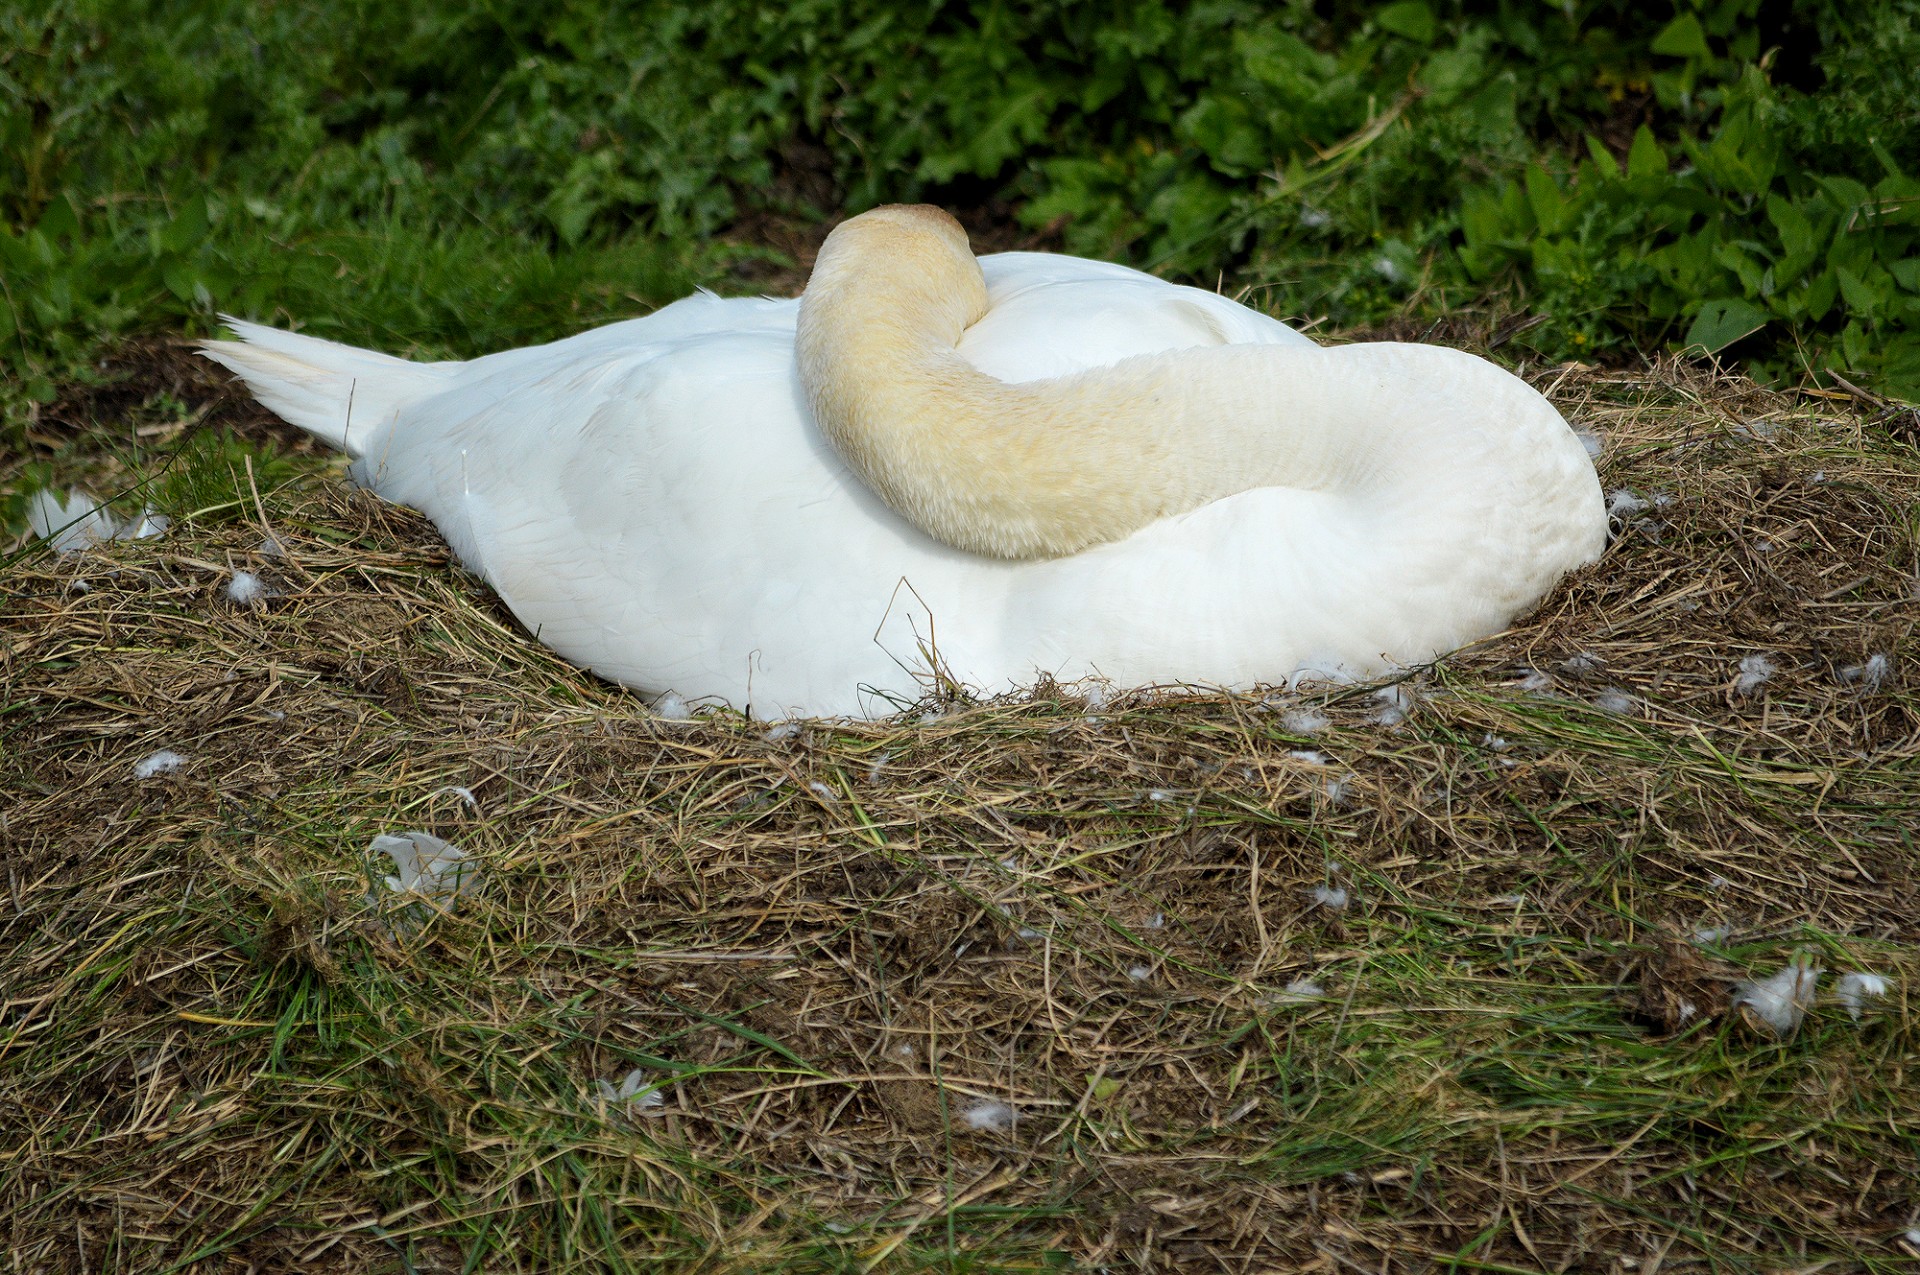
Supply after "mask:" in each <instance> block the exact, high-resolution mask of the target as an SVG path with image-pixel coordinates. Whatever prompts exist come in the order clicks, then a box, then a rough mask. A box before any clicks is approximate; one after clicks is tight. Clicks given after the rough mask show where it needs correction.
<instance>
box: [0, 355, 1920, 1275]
mask: <svg viewBox="0 0 1920 1275" xmlns="http://www.w3.org/2000/svg"><path fill="white" fill-rule="evenodd" d="M1542 388H1543V389H1546V390H1548V391H1549V392H1550V393H1551V395H1552V396H1553V397H1554V398H1555V400H1556V402H1557V403H1558V404H1559V405H1560V406H1561V407H1562V410H1563V411H1565V412H1566V413H1567V415H1568V416H1569V418H1570V419H1572V420H1573V421H1574V422H1575V423H1576V425H1577V426H1579V427H1580V428H1582V429H1586V430H1590V431H1592V432H1593V433H1595V434H1596V435H1597V436H1598V437H1599V438H1600V439H1601V440H1602V441H1603V443H1604V452H1603V455H1602V460H1601V467H1602V477H1603V481H1604V483H1605V486H1606V487H1607V489H1608V490H1609V492H1610V494H1611V500H1612V503H1613V507H1614V509H1615V511H1616V514H1617V518H1616V528H1617V535H1616V538H1615V540H1614V542H1613V544H1612V547H1611V548H1610V549H1609V551H1608V553H1607V555H1606V557H1605V559H1604V560H1603V561H1602V562H1600V563H1599V564H1597V565H1596V566H1594V567H1592V568H1590V569H1589V570H1587V571H1584V572H1582V573H1581V574H1579V575H1578V576H1576V577H1574V578H1571V579H1569V580H1568V581H1566V582H1565V583H1564V584H1563V586H1562V587H1561V588H1560V589H1559V590H1558V591H1556V592H1555V594H1554V595H1553V596H1552V597H1551V598H1550V599H1549V600H1548V601H1547V602H1546V603H1545V604H1544V605H1543V606H1542V607H1541V608H1540V609H1539V610H1538V611H1537V612H1536V613H1535V614H1534V615H1533V616H1531V617H1529V618H1528V619H1526V620H1525V621H1524V622H1523V623H1521V624H1519V625H1518V626H1516V627H1515V628H1514V629H1513V630H1512V631H1510V632H1508V633H1505V634H1502V635H1499V636H1498V637H1495V638H1493V639H1489V640H1488V641H1486V642H1483V643H1480V644H1478V645H1477V646H1475V647H1474V648H1472V649H1469V650H1466V651H1463V652H1460V653H1457V654H1456V655H1454V656H1452V657H1450V658H1448V659H1445V660H1443V661H1440V662H1438V663H1437V664H1435V665H1433V666H1432V667H1429V668H1423V669H1419V670H1412V671H1410V672H1409V674H1408V675H1407V676H1406V677H1405V678H1404V679H1402V680H1400V681H1399V682H1397V683H1395V684H1394V685H1391V686H1384V687H1383V686H1337V687H1320V688H1306V689H1304V690H1302V691H1300V692H1298V693H1286V692H1280V691H1276V692H1274V693H1273V694H1270V695H1266V696H1254V697H1233V696H1224V695H1219V694H1213V693H1208V692H1205V691H1197V690H1193V689H1191V688H1155V689H1148V690H1135V691H1128V692H1126V693H1124V694H1119V695H1110V694H1108V693H1107V692H1106V691H1104V690H1094V691H1089V689H1088V688H1060V687H1052V686H1042V687H1039V688H1036V689H1035V690H1034V692H1033V693H1032V694H1031V695H1029V696H1025V697H1022V698H1019V699H1017V700H1005V701H994V702H986V703H963V702H944V703H941V702H932V701H929V702H928V703H927V704H925V705H923V706H921V708H920V709H919V710H917V711H915V712H913V713H909V714H906V715H904V716H902V717H901V718H900V719H897V720H894V721H888V722H876V723H838V722H808V723H786V724H779V725H770V724H768V723H762V722H752V721H747V720H744V719H742V718H740V717H738V716H735V715H732V714H728V713H705V714H696V716H694V717H693V718H692V719H691V720H670V719H667V718H663V717H661V716H659V715H657V714H655V713H653V712H652V711H650V710H649V709H648V708H647V707H646V705H645V704H644V702H643V701H641V700H640V699H639V698H638V697H636V696H634V695H632V694H631V693H628V692H626V691H623V690H621V689H620V688H618V687H613V686H609V685H607V684H605V683H602V682H599V681H597V680H595V679H593V678H591V677H588V676H585V675H582V674H580V673H579V672H577V671H576V670H573V669H570V668H568V667H567V666H566V665H564V664H562V663H561V662H560V661H558V660H557V659H556V658H555V657H553V656H551V655H550V654H549V653H547V652H545V651H544V650H543V649H542V648H540V647H539V646H538V645H537V644H536V643H535V642H534V641H532V640H531V639H530V638H529V637H528V636H527V635H526V634H525V633H523V632H521V631H519V630H518V629H517V627H516V626H515V625H514V623H513V621H512V620H511V619H510V618H509V617H508V616H507V615H506V614H505V612H504V611H503V610H502V609H501V608H500V607H499V605H498V603H497V602H496V601H495V600H494V599H493V598H492V597H491V596H490V595H489V594H488V593H487V592H486V590H485V589H484V588H483V587H482V586H479V585H478V584H477V583H476V582H475V581H474V580H473V579H472V578H470V577H468V576H466V575H464V574H463V573H462V572H460V571H459V570H458V569H457V568H455V567H454V566H452V565H451V564H450V562H449V559H448V555H447V552H446V549H445V547H444V545H443V544H442V543H441V542H440V541H439V540H438V538H437V536H435V535H434V533H433V532H432V530H431V528H430V527H429V526H427V525H426V524H425V523H424V522H423V521H421V520H420V519H419V518H417V517H415V516H414V515H412V514H410V513H408V512H406V511H404V510H400V509H396V508H393V507H391V506H386V505H383V504H381V503H379V502H378V501H375V500H373V499H372V498H370V497H367V496H365V495H363V494H359V493H354V492H350V491H348V490H346V489H344V488H342V487H340V486H339V485H337V484H336V483H333V482H331V481H320V482H313V483H307V484H303V485H302V484H296V485H295V486H294V487H291V488H287V489H282V490H281V491H280V492H277V493H273V494H271V495H269V497H268V498H267V499H266V500H265V501H261V502H253V503H254V507H253V508H252V509H250V510H249V511H248V517H247V518H246V519H244V520H241V521H230V522H225V523H213V524H207V523H201V522H183V523H179V524H176V526H175V527H174V528H173V529H172V530H171V531H170V532H169V533H168V534H167V535H166V536H164V537H162V538H159V539H156V540H150V541H140V542H135V543H128V544H114V545H110V546H106V547H104V548H101V549H97V550H93V551H90V552H88V553H84V554H78V555H72V556H68V557H56V556H54V555H52V554H50V553H47V552H44V551H42V552H37V553H33V554H29V555H26V556H23V557H21V558H18V559H17V560H15V561H14V562H13V563H12V564H11V565H10V566H9V567H7V568H6V575H5V586H6V592H7V594H8V599H7V601H6V603H5V606H4V609H0V675H3V676H4V685H5V687H6V695H5V705H6V712H5V719H4V727H3V728H0V729H3V730H4V734H3V735H0V750H4V755H5V759H6V764H5V766H4V768H0V811H4V812H5V813H4V816H0V819H3V820H4V823H3V825H0V841H4V843H5V845H6V851H5V856H4V857H5V876H6V882H5V889H6V892H7V893H6V905H7V908H8V911H7V913H6V917H5V920H4V922H0V1002H3V1003H0V1112H5V1113H6V1114H5V1115H4V1117H0V1119H4V1122H5V1124H6V1126H7V1127H8V1132H9V1136H8V1137H7V1138H6V1139H5V1140H4V1143H5V1146H4V1147H0V1215H4V1217H5V1219H6V1220H5V1221H4V1222H0V1236H4V1237H5V1238H6V1240H7V1247H8V1249H9V1251H10V1252H12V1253H13V1254H14V1256H15V1261H16V1263H24V1266H23V1267H22V1269H49V1270H58V1269H75V1270H79V1269H125V1270H151V1269H158V1268H161V1267H163V1266H165V1267H169V1268H171V1269H205V1270H214V1269H227V1268H229V1267H233V1266H236V1265H244V1266H248V1267H250V1268H253V1269H262V1270H278V1269H290V1268H292V1267H293V1266H295V1265H299V1266H301V1268H302V1269H314V1268H318V1269H338V1270H354V1271H362V1270H374V1269H402V1268H406V1269H417V1270H442V1269H444V1270H456V1269H462V1268H463V1267H464V1268H466V1269H474V1268H484V1269H527V1270H556V1269H575V1268H578V1269H602V1268H605V1269H616V1268H624V1267H627V1266H648V1265H657V1266H676V1267H677V1266H685V1267H692V1266H696V1265H697V1266H700V1267H702V1268H703V1269H707V1268H727V1269H731V1268H742V1269H764V1268H767V1267H769V1266H773V1265H781V1264H787V1265H796V1266H802V1267H808V1268H820V1269H856V1268H857V1269H873V1268H874V1267H876V1266H880V1265H882V1264H883V1263H884V1264H886V1265H887V1266H888V1267H889V1268H893V1267H898V1268H911V1267H917V1266H921V1265H940V1266H942V1267H943V1268H945V1267H947V1266H950V1265H952V1264H953V1263H955V1262H956V1261H962V1260H966V1261H974V1262H977V1263H985V1264H986V1265H988V1266H991V1267H994V1268H1013V1267H1023V1266H1026V1265H1044V1264H1052V1263H1058V1262H1059V1261H1062V1260H1067V1261H1073V1262H1079V1263H1084V1264H1086V1265H1089V1266H1092V1265H1102V1264H1107V1265H1111V1264H1115V1263H1121V1262H1125V1263H1131V1264H1139V1265H1143V1266H1147V1267H1154V1268H1158V1267H1166V1268H1182V1269H1184V1268H1191V1269H1196V1270H1198V1269H1208V1270H1212V1269H1225V1270H1242V1269H1249V1270H1251V1269H1270V1268H1273V1267H1275V1266H1287V1267H1301V1268H1306V1267H1313V1268H1315V1269H1326V1270H1329V1271H1332V1270H1339V1269H1346V1268H1354V1267H1357V1268H1364V1269H1368V1270H1379V1269H1403V1268H1404V1269H1416V1268H1421V1267H1424V1266H1427V1265H1429V1264H1431V1263H1433V1262H1435V1261H1440V1260H1454V1259H1457V1258H1459V1257H1460V1256H1461V1255H1462V1254H1463V1253H1464V1254H1466V1255H1467V1256H1468V1257H1469V1258H1470V1260H1471V1262H1473V1263H1475V1264H1482V1265H1491V1266H1493V1267H1496V1268H1500V1269H1511V1268H1515V1267H1524V1268H1526V1269H1536V1268H1538V1267H1541V1266H1551V1267H1559V1268H1564V1267H1565V1266H1566V1265H1567V1264H1569V1263H1571V1264H1574V1265H1579V1264H1582V1263H1584V1262H1586V1261H1588V1260H1589V1259H1590V1257H1591V1256H1592V1255H1595V1254H1607V1255H1615V1256H1619V1257H1622V1258H1625V1259H1628V1260H1630V1261H1634V1262H1641V1263H1645V1262H1653V1263H1661V1262H1665V1263H1667V1264H1669V1265H1671V1264H1674V1263H1677V1262H1679V1261H1682V1260H1695V1261H1706V1262H1724V1261H1727V1260H1732V1259H1735V1258H1738V1257H1739V1255H1753V1257H1752V1260H1758V1256H1757V1255H1761V1254H1766V1255H1770V1256H1777V1255H1778V1254H1779V1253H1781V1252H1783V1251H1789V1250H1791V1251H1794V1252H1796V1253H1800V1254H1804V1255H1805V1257H1806V1259H1807V1260H1808V1261H1814V1260H1818V1259H1820V1258H1822V1257H1825V1258H1830V1259H1843V1260H1867V1259H1868V1258H1878V1259H1881V1260H1884V1259H1886V1258H1888V1257H1890V1256H1891V1255H1893V1254H1897V1253H1898V1252H1900V1251H1902V1249H1901V1246H1902V1245H1905V1244H1907V1243H1909V1241H1908V1240H1907V1239H1903V1238H1902V1235H1903V1234H1904V1232H1905V1231H1906V1229H1907V1228H1910V1227H1914V1226H1916V1225H1920V1217H1915V1216H1914V1213H1913V1210H1914V1209H1915V1208H1916V1207H1920V1205H1916V1201H1915V1199H1914V1197H1913V1195H1912V1188H1911V1179H1910V1178H1909V1177H1908V1176H1907V1175H1905V1174H1903V1173H1894V1174H1889V1173H1887V1172H1885V1171H1884V1168H1883V1166H1892V1165H1896V1164H1901V1163H1905V1164H1908V1165H1911V1164H1913V1163H1915V1162H1916V1160H1917V1159H1920V1144H1917V1143H1916V1135H1915V1134H1914V1132H1913V1126H1912V1124H1911V1123H1910V1121H1908V1120H1907V1119H1906V1117H1905V1115H1900V1114H1899V1113H1903V1112H1904V1113H1906V1115H1910V1113H1911V1109H1912V1104H1913V1101H1914V1100H1915V1097H1916V1089H1915V1082H1914V1080H1913V1076H1914V1074H1915V1064H1916V1062H1920V1056H1917V1055H1916V1033H1915V1030H1914V1026H1913V1023H1914V1019H1913V1017H1912V1015H1911V1013H1910V1011H1909V1010H1908V1009H1907V994H1906V992H1905V990H1903V989H1907V988H1911V987H1912V986H1913V985H1914V979H1915V977H1916V976H1917V975H1920V953H1916V950H1915V948H1914V946H1913V945H1914V943H1915V941H1916V939H1920V922H1917V921H1916V917H1920V884H1917V878H1920V872H1917V871H1916V868H1920V863H1917V860H1920V852H1917V851H1916V849H1915V841H1914V831H1913V830H1914V822H1913V812H1914V810H1915V809H1916V808H1917V807H1920V778H1917V776H1920V766H1917V765H1916V761H1917V760H1920V730H1917V728H1916V699H1915V695H1914V692H1913V671H1912V670H1913V667H1914V666H1913V656H1914V627H1915V624H1916V621H1917V620H1920V601H1916V566H1917V565H1920V557H1917V548H1916V517H1917V515H1916V511H1917V510H1920V458H1917V457H1916V454H1915V451H1914V449H1913V447H1912V446H1911V445H1910V444H1909V443H1908V442H1907V441H1905V440H1903V439H1902V438H1901V437H1899V431H1900V430H1901V429H1904V428H1909V426H1908V424H1907V423H1906V422H1905V418H1904V417H1899V416H1897V415H1882V416H1881V417H1879V418H1875V417H1874V416H1872V415H1870V414H1866V413H1860V412H1855V411H1852V410H1849V409H1848V408H1847V407H1845V406H1844V405H1842V404H1836V403H1829V402H1823V401H1820V400H1813V401H1806V400H1796V399H1790V398H1787V397H1782V396H1779V395H1774V394H1770V393H1767V392H1763V391H1760V390H1757V389H1755V388H1753V387H1752V386H1750V385H1747V384H1745V383H1741V382H1734V381H1727V380H1717V379H1713V378H1710V377H1706V376H1703V375H1701V374H1697V373H1691V372H1687V371H1685V370H1683V369H1677V368H1672V367H1668V368H1661V369H1656V370H1654V371H1650V372H1646V373H1639V374H1625V373H1593V372H1587V371H1584V370H1561V371H1559V372H1557V373H1555V374H1553V375H1550V376H1548V377H1547V378H1545V379H1544V380H1543V382H1542ZM237 571H246V572H249V573H252V574H253V575H255V576H257V577H258V578H259V580H260V581H261V582H262V583H264V584H265V586H266V587H267V590H268V594H267V596H265V597H264V598H260V599H257V600H254V601H251V602H248V603H246V604H241V603H236V602H235V601H233V600H232V598H231V596H230V595H229V593H228V585H229V584H230V582H231V580H232V579H233V576H234V573H235V572H237ZM1089 695H1091V698H1089ZM163 752H164V753H171V754H172V755H173V761H172V762H171V763H169V762H168V761H167V760H166V759H164V758H160V759H159V760H157V761H156V758H157V757H158V755H160V754H162V753H163ZM405 829H419V830H424V831H426V832H429V833H431V834H433V835H434V836H437V837H440V838H444V839H445V840H448V841H451V842H454V843H456V844H458V845H459V846H460V847H461V848H462V849H463V850H464V851H465V852H466V853H467V854H468V855H469V856H471V858H472V859H473V860H474V861H475V862H477V863H478V864H479V865H480V872H481V876H480V878H479V880H478V882H477V884H476V885H475V886H474V888H472V889H470V890H468V891H466V892H465V893H463V894H462V895H461V896H459V897H458V898H457V899H454V898H451V897H438V896H431V895H426V896H422V895H396V894H394V893H393V892H392V891H391V890H389V889H387V887H386V885H385V883H384V881H383V879H382V878H383V877H384V875H385V874H386V872H387V871H388V870H389V869H390V867H391V865H389V864H387V863H386V862H385V860H384V859H383V860H381V861H379V862H378V863H375V862H374V860H373V858H372V857H371V856H370V855H369V850H368V848H369V846H370V845H371V844H372V842H373V839H374V838H375V837H376V836H378V835H381V834H386V833H397V832H400V831H402V830H405ZM1795 951H1799V952H1806V951H1811V952H1812V953H1813V954H1814V957H1816V958H1817V959H1818V960H1819V961H1820V962H1821V963H1823V964H1824V965H1826V966H1828V967H1830V968H1831V969H1833V970H1836V971H1837V970H1839V969H1842V968H1853V967H1858V968H1864V969H1872V970H1876V971H1878V972H1880V973H1882V974H1884V975H1885V976H1887V978H1888V980H1889V983H1890V984H1892V986H1893V988H1894V991H1893V992H1892V994H1891V995H1890V996H1888V997H1887V998H1885V1001H1884V1004H1882V1005H1881V1006H1880V1007H1879V1009H1878V1010H1877V1011H1876V1013H1875V1014H1872V1015H1869V1016H1868V1017H1867V1018H1866V1019H1864V1020H1863V1021H1861V1022H1859V1023H1856V1022H1855V1021H1853V1020H1852V1018H1851V1016H1850V1015H1849V1014H1848V1013H1847V1012H1845V1011H1843V1010H1840V1009H1836V1008H1834V1007H1831V1006H1827V1005H1825V1004H1824V1003H1819V1004H1816V1005H1815V1006H1814V1007H1813V1015H1812V1018H1811V1019H1810V1020H1809V1024H1808V1025H1807V1026H1805V1027H1803V1028H1801V1029H1800V1031H1799V1033H1798V1034H1797V1035H1795V1036H1794V1037H1793V1038H1792V1039H1791V1040H1789V1041H1787V1042H1786V1043H1784V1044H1782V1043H1776V1042H1774V1041H1772V1040H1763V1039H1760V1038H1759V1037H1757V1036H1756V1035H1754V1034H1753V1033H1751V1032H1750V1031H1748V1030H1746V1029H1745V1028H1743V1026H1742V1025H1741V1021H1740V1019H1739V1018H1738V1016H1735V1015H1729V1014H1727V1013H1726V1009H1727V1004H1728V995H1729V992H1730V990H1731V988H1732V986H1733V984H1734V982H1735V980H1738V979H1740V978H1741V977H1743V976H1744V975H1746V974H1750V973H1754V972H1758V973H1760V974H1762V975H1764V974H1767V973H1770V972H1771V971H1772V969H1774V968H1776V967H1778V966H1779V964H1780V963H1781V962H1782V961H1784V960H1785V959H1786V958H1787V956H1788V955H1789V953H1790V952H1795ZM648 1094H657V1095H658V1096H657V1098H654V1097H647V1096H646V1095H648ZM1740 1260H1746V1259H1744V1258H1741V1259H1740Z"/></svg>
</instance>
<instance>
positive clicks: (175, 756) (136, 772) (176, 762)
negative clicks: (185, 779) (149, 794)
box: [133, 748, 187, 779]
mask: <svg viewBox="0 0 1920 1275" xmlns="http://www.w3.org/2000/svg"><path fill="white" fill-rule="evenodd" d="M186 764H187V759H186V758H185V757H182V756H181V755H180V754H179V753H176V752H174V751H173V750H172V749H171V748H162V749H161V750H160V751H159V752H157V753H149V754H147V755H146V756H145V757H143V758H141V759H140V760H139V761H138V762H135V763H134V767H133V777H134V778H135V779H152V778H153V777H154V776H155V775H170V774H172V773H173V772H174V771H176V770H178V769H180V768H181V767H182V766H184V765H186Z"/></svg>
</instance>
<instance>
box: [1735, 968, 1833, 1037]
mask: <svg viewBox="0 0 1920 1275" xmlns="http://www.w3.org/2000/svg"><path fill="white" fill-rule="evenodd" d="M1819 982H1820V967H1819V966H1817V965H1815V964H1813V962H1812V961H1811V960H1810V959H1808V958H1805V957H1795V958H1794V959H1793V960H1791V961H1788V962H1787V967H1786V968H1785V969H1783V970H1781V971H1780V972H1779V973H1778V974H1775V975H1773V976H1772V977H1771V978H1763V979H1760V980H1759V981H1757V982H1749V983H1741V984H1740V985H1739V986H1738V987H1736V988H1735V989H1734V994H1733V1007H1734V1008H1735V1009H1736V1010H1738V1011H1739V1012H1740V1017H1741V1018H1743V1019H1745V1020H1746V1023H1747V1025H1748V1026H1749V1027H1752V1028H1754V1029H1755V1030H1758V1029H1759V1028H1762V1027H1764V1028H1766V1030H1767V1031H1769V1032H1771V1033H1772V1034H1773V1037H1774V1038H1775V1039H1776V1040H1786V1039H1788V1038H1789V1037H1791V1036H1792V1035H1793V1034H1794V1033H1795V1032H1797V1031H1799V1030H1800V1022H1801V1020H1802V1019H1804V1018H1805V1017H1806V1016H1807V1009H1808V1007H1809V1006H1811V1005H1812V1004H1813V993H1814V988H1815V987H1816V986H1817V985H1818V984H1819Z"/></svg>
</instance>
